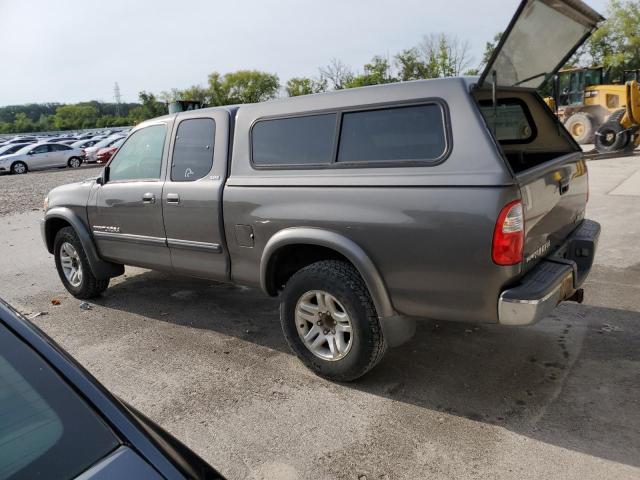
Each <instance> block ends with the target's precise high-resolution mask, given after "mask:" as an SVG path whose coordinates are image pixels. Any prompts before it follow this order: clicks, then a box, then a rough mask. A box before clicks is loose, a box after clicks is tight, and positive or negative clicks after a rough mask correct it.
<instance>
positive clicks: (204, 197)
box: [162, 109, 229, 279]
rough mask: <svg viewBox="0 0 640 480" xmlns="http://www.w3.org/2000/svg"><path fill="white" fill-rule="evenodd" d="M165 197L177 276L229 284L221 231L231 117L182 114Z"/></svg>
mask: <svg viewBox="0 0 640 480" xmlns="http://www.w3.org/2000/svg"><path fill="white" fill-rule="evenodd" d="M174 132H175V136H174V138H173V140H172V142H171V146H170V151H171V153H170V155H171V157H170V160H169V168H168V170H167V174H166V182H165V187H164V191H163V194H162V204H163V212H164V227H165V231H166V235H167V245H168V246H169V250H170V252H171V262H172V265H173V269H174V271H176V272H177V273H182V274H186V275H194V276H200V277H206V278H211V279H226V278H228V270H229V260H228V255H227V252H226V251H225V248H224V241H223V235H224V233H223V228H222V211H221V209H222V188H223V185H224V181H225V179H226V175H227V152H228V150H227V148H228V147H227V145H228V141H229V112H228V111H227V110H225V109H219V110H206V111H205V110H198V111H193V112H188V113H186V112H185V113H182V114H180V115H179V116H178V117H177V119H176V123H175V125H174Z"/></svg>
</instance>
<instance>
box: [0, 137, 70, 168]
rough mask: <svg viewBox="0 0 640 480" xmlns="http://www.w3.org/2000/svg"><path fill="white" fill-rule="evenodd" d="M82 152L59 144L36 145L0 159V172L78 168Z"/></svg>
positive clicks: (28, 146)
mask: <svg viewBox="0 0 640 480" xmlns="http://www.w3.org/2000/svg"><path fill="white" fill-rule="evenodd" d="M80 165H82V150H81V149H79V148H71V147H69V146H68V145H61V144H59V143H36V144H33V145H27V146H25V147H22V148H21V149H20V150H18V151H17V152H16V153H12V154H11V155H6V156H4V157H1V158H0V172H11V173H27V172H28V171H30V170H41V169H45V168H53V167H70V168H78V167H79V166H80Z"/></svg>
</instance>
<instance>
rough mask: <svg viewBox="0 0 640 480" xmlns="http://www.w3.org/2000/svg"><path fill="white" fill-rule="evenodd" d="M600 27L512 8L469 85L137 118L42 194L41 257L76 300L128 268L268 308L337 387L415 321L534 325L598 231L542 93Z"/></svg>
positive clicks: (529, 4) (573, 289) (576, 273)
mask: <svg viewBox="0 0 640 480" xmlns="http://www.w3.org/2000/svg"><path fill="white" fill-rule="evenodd" d="M601 20H602V18H601V17H600V16H599V15H598V14H597V13H595V12H594V11H593V10H591V9H590V8H589V7H587V6H586V5H584V4H583V3H582V2H579V1H575V0H563V1H560V0H554V1H553V2H548V1H546V0H525V1H524V2H523V3H522V5H521V6H520V8H519V9H518V11H517V13H516V15H515V17H514V19H513V20H512V22H511V24H510V25H509V28H508V29H507V31H506V32H505V35H503V38H502V41H501V42H500V44H499V46H498V48H497V49H496V51H495V53H494V56H493V58H492V59H491V61H490V62H489V65H488V67H487V69H486V70H485V71H484V73H483V74H482V75H481V76H480V77H473V78H446V79H437V80H426V81H415V82H405V83H398V84H390V85H382V86H373V87H365V88H357V89H352V90H342V91H336V92H331V93H325V94H318V95H309V96H303V97H296V98H287V99H282V100H277V101H272V102H265V103H260V104H253V105H241V106H225V107H215V108H206V109H201V110H195V111H189V112H180V113H177V114H173V115H168V116H164V117H160V118H156V119H153V120H149V121H146V122H144V123H142V124H140V125H138V126H137V127H136V128H135V129H134V130H133V131H132V132H131V133H130V135H129V137H128V138H127V140H126V141H125V143H124V144H123V145H122V146H121V147H120V149H119V150H118V152H117V153H116V154H115V156H114V157H113V158H112V159H111V161H110V162H109V163H108V165H107V166H106V167H105V168H104V171H103V172H102V174H101V176H100V177H98V178H94V179H91V180H87V181H84V182H80V183H75V184H71V185H65V186H61V187H58V188H55V189H54V190H52V191H51V192H50V193H49V195H48V198H47V199H46V200H45V204H47V205H46V206H45V211H46V213H45V216H44V221H43V223H42V234H43V237H44V242H45V244H46V247H47V249H48V250H49V252H51V253H52V254H53V255H54V257H55V262H56V266H57V269H58V272H59V274H60V278H61V280H62V282H63V284H64V286H65V287H66V288H67V290H69V292H71V294H73V295H74V296H76V297H78V298H90V297H94V296H96V295H99V294H100V293H101V292H102V291H104V290H105V289H106V288H107V286H108V284H109V279H110V278H112V277H116V276H118V275H121V274H122V273H123V272H124V265H136V266H140V267H144V268H150V269H157V270H164V271H167V272H171V273H175V274H180V275H190V276H194V277H202V278H206V279H212V280H218V281H223V282H234V283H237V284H242V285H248V286H253V287H259V288H261V289H262V290H263V291H264V292H265V293H267V294H268V295H272V296H276V295H279V296H280V319H281V323H282V329H283V332H284V335H285V337H286V339H287V341H288V343H289V345H290V346H291V348H292V349H293V350H294V351H295V353H296V354H297V355H298V356H299V358H300V359H301V360H302V361H303V362H304V363H305V364H306V365H307V366H308V367H309V368H311V369H312V370H314V371H315V372H316V373H318V374H319V375H322V376H324V377H326V378H329V379H333V380H338V381H348V380H353V379H356V378H358V377H360V376H361V375H363V374H364V373H366V372H367V371H368V370H370V369H371V368H372V367H373V366H375V365H376V364H377V363H378V362H379V361H380V359H381V358H382V356H383V354H384V352H385V350H386V348H387V347H388V346H396V345H400V344H402V343H403V342H405V341H406V340H407V339H409V338H410V337H411V336H412V334H413V332H414V329H415V319H419V318H430V319H437V320H445V321H447V320H450V321H464V322H482V323H499V324H503V325H529V324H532V323H534V322H536V321H538V320H540V319H541V318H543V317H545V316H546V315H548V314H549V313H550V312H551V311H552V310H553V309H554V308H555V307H556V306H557V305H558V303H560V302H561V301H563V300H576V301H581V300H582V294H583V292H582V289H581V288H580V286H581V284H582V283H583V282H584V280H585V278H586V277H587V275H588V273H589V271H590V268H591V265H592V262H593V258H594V255H595V249H596V246H597V241H598V236H599V232H600V226H599V225H598V224H597V223H596V222H593V221H590V220H587V219H585V208H586V204H587V199H588V175H587V167H586V164H585V161H584V160H583V158H582V151H581V149H580V147H579V146H578V145H577V144H576V143H575V141H574V140H573V139H572V137H571V135H570V134H569V133H568V132H567V131H566V130H565V129H564V127H563V126H562V124H561V123H559V122H558V120H557V119H556V117H555V115H554V114H553V112H552V111H550V110H549V109H548V108H547V106H546V105H545V103H544V102H543V100H542V98H541V97H540V96H539V95H538V94H537V93H536V90H535V89H536V88H537V87H539V86H540V85H541V84H542V83H543V82H544V81H545V80H547V79H549V78H550V77H551V76H553V75H554V73H555V72H556V71H557V70H558V68H559V67H560V66H561V65H562V64H563V63H564V62H565V60H566V58H568V56H569V55H571V54H572V53H573V52H574V51H575V50H576V49H577V47H578V46H579V45H580V44H581V43H582V42H583V41H584V40H585V39H586V38H587V37H588V35H589V34H590V32H591V31H592V30H593V29H594V28H595V27H596V24H597V23H598V22H599V21H601ZM212 321H215V320H214V319H212Z"/></svg>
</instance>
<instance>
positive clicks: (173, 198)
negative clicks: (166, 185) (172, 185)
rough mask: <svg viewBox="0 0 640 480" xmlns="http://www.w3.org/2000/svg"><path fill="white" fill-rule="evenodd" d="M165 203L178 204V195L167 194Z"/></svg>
mask: <svg viewBox="0 0 640 480" xmlns="http://www.w3.org/2000/svg"><path fill="white" fill-rule="evenodd" d="M167 203H180V195H178V194H177V193H167Z"/></svg>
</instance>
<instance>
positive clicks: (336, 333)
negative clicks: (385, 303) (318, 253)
mask: <svg viewBox="0 0 640 480" xmlns="http://www.w3.org/2000/svg"><path fill="white" fill-rule="evenodd" d="M280 322H281V325H282V330H283V332H284V335H285V338H286V340H287V343H288V344H289V346H290V347H291V349H292V350H293V351H294V352H295V353H296V355H297V356H298V358H300V360H302V362H303V363H304V364H305V365H306V366H307V367H308V368H309V369H311V370H312V371H314V372H315V373H316V374H318V375H320V376H321V377H324V378H327V379H329V380H334V381H343V382H346V381H352V380H356V379H357V378H359V377H361V376H362V375H364V374H365V373H367V372H368V371H369V370H371V369H372V368H373V367H374V366H375V365H377V363H378V362H379V361H380V360H381V359H382V357H383V355H384V353H385V351H386V348H387V345H386V342H385V340H384V337H383V335H382V329H381V328H380V322H379V320H378V316H377V314H376V310H375V307H374V305H373V302H372V300H371V296H370V295H369V291H368V290H367V287H366V285H365V283H364V281H363V280H362V278H361V277H360V275H359V273H358V271H357V270H356V269H355V268H354V267H353V266H352V265H351V264H349V263H346V262H342V261H337V260H327V261H321V262H317V263H314V264H312V265H309V266H307V267H305V268H303V269H301V270H299V271H298V272H296V273H295V274H294V275H293V276H292V277H291V278H290V279H289V281H288V282H287V284H286V286H285V288H284V291H283V292H282V296H281V300H280Z"/></svg>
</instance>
